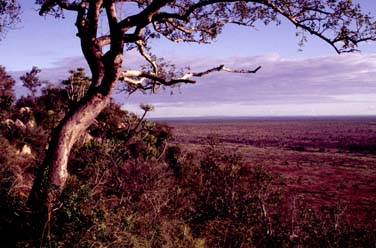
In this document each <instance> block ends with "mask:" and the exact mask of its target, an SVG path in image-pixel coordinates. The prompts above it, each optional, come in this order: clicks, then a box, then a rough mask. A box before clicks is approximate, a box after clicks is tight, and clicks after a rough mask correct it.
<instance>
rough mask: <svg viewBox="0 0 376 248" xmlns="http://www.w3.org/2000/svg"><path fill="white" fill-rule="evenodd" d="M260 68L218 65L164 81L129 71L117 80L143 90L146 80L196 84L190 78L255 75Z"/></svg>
mask: <svg viewBox="0 0 376 248" xmlns="http://www.w3.org/2000/svg"><path fill="white" fill-rule="evenodd" d="M260 68H261V66H258V67H257V68H256V69H253V70H236V69H230V68H227V67H225V66H224V65H220V66H217V67H213V68H211V69H208V70H205V71H202V72H188V73H186V74H184V75H183V76H182V77H179V78H173V79H166V78H163V77H161V76H157V75H156V74H154V73H152V72H143V71H135V70H129V71H124V72H122V74H121V75H120V78H119V79H120V80H121V81H124V82H126V83H129V84H133V85H140V87H141V88H144V89H145V88H146V86H148V85H142V84H143V83H144V82H145V80H146V79H149V80H152V81H155V82H158V84H160V85H164V86H172V85H175V84H178V83H190V84H194V83H196V81H195V80H192V79H191V78H192V77H203V76H205V75H208V74H210V73H212V72H219V71H224V72H231V73H245V74H251V73H256V72H257V71H258V70H259V69H260Z"/></svg>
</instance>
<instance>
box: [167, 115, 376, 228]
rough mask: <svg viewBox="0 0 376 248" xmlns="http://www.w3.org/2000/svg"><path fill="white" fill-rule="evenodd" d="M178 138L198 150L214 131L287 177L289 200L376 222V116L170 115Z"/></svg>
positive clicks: (357, 222) (344, 217) (226, 142)
mask: <svg viewBox="0 0 376 248" xmlns="http://www.w3.org/2000/svg"><path fill="white" fill-rule="evenodd" d="M166 122H167V124H168V125H170V126H172V127H173V128H174V135H175V137H176V138H175V141H174V142H176V143H179V144H181V145H182V147H184V149H185V150H187V151H199V150H201V149H202V147H203V146H204V145H205V144H206V140H207V139H206V138H207V136H208V135H209V136H210V135H215V136H218V137H219V139H220V140H221V141H222V142H223V145H224V146H225V147H227V148H231V149H236V150H238V151H239V152H240V153H241V154H242V155H243V157H244V161H245V163H247V164H249V165H250V166H254V165H262V166H264V167H265V168H267V169H268V170H270V171H272V172H275V173H278V174H280V175H281V177H282V179H283V180H282V181H283V183H282V185H281V187H282V188H283V189H284V191H285V193H284V197H285V199H286V201H287V202H290V204H295V203H296V202H300V203H301V202H304V203H305V204H308V205H309V206H312V207H313V208H315V207H316V208H319V207H321V206H323V205H335V204H336V205H338V206H339V208H340V209H342V210H344V214H343V215H342V216H341V219H342V220H344V221H346V222H349V223H351V224H354V225H375V224H376V209H375V208H374V206H376V117H375V118H372V117H358V118H263V119H257V118H256V119H222V120H219V119H212V120H204V119H196V120H168V121H166Z"/></svg>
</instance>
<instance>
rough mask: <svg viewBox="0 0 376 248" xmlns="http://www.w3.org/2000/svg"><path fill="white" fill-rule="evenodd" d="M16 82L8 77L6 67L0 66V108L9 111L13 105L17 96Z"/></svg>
mask: <svg viewBox="0 0 376 248" xmlns="http://www.w3.org/2000/svg"><path fill="white" fill-rule="evenodd" d="M15 83H16V81H14V79H13V78H12V77H11V76H10V75H8V73H7V72H6V71H5V67H3V66H0V107H1V109H6V110H9V108H10V106H11V105H12V103H13V101H14V99H15V94H14V88H13V87H14V85H15Z"/></svg>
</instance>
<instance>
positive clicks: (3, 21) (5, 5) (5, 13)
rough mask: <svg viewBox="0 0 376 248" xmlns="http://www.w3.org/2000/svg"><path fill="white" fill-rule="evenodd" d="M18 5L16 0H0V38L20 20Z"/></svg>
mask: <svg viewBox="0 0 376 248" xmlns="http://www.w3.org/2000/svg"><path fill="white" fill-rule="evenodd" d="M20 12H21V9H20V5H19V4H18V2H17V1H16V0H0V40H1V39H2V38H3V37H4V36H5V34H6V32H7V31H8V30H9V29H10V28H13V27H14V25H15V24H16V23H17V22H19V21H20V19H19V16H20Z"/></svg>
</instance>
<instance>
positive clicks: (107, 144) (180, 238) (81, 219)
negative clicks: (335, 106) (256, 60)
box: [0, 69, 376, 248]
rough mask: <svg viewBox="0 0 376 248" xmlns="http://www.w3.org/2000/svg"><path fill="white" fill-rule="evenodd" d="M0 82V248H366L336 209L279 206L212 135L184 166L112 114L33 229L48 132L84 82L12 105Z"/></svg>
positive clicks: (166, 136)
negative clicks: (32, 196)
mask: <svg viewBox="0 0 376 248" xmlns="http://www.w3.org/2000/svg"><path fill="white" fill-rule="evenodd" d="M3 71H4V75H7V74H6V73H5V70H3ZM3 78H4V79H2V81H1V82H0V83H1V84H4V85H8V84H10V85H11V86H12V87H8V86H7V89H8V90H7V91H4V92H5V93H3V95H9V96H10V98H9V99H10V100H9V104H8V105H9V107H7V108H1V128H0V149H1V151H0V198H1V201H0V244H1V246H2V247H15V246H16V247H166V248H167V247H374V245H375V240H376V239H375V230H374V229H372V228H370V227H357V228H355V227H353V226H351V225H347V224H346V223H344V222H343V221H340V220H339V216H340V215H339V214H338V213H339V212H340V208H338V206H335V205H334V206H324V207H323V208H322V209H321V211H318V210H312V209H310V207H309V206H305V205H304V203H303V202H299V203H298V204H294V205H292V204H291V203H289V202H286V201H285V199H284V198H283V195H284V192H283V181H282V180H281V178H279V177H278V176H277V175H273V174H271V173H269V172H268V171H267V170H266V168H263V167H260V166H254V165H249V164H247V163H246V162H245V161H243V159H242V156H241V154H239V153H238V152H237V151H233V150H230V151H229V150H226V149H225V148H224V146H222V144H221V142H220V140H219V139H218V137H217V136H216V135H211V136H210V137H208V138H207V145H206V146H205V147H204V148H203V150H202V151H200V152H197V153H195V154H192V153H189V152H187V151H185V150H184V149H183V148H182V147H179V146H178V145H176V144H174V143H173V142H172V141H173V137H172V135H171V129H170V128H169V127H168V126H166V125H163V124H158V123H154V122H151V121H147V120H144V119H143V118H140V117H137V116H136V115H134V114H132V113H129V112H127V111H124V110H122V109H121V108H120V106H119V105H118V104H116V103H111V104H110V105H109V106H108V107H107V108H106V109H105V110H104V111H103V112H102V113H101V114H100V115H99V116H98V117H97V118H96V121H95V123H94V124H93V125H92V126H91V127H90V128H89V130H88V131H87V132H86V134H85V135H83V136H82V137H81V140H80V141H79V142H77V143H76V145H75V146H74V149H73V151H72V153H71V157H70V160H69V172H70V174H71V176H70V178H69V180H68V183H67V184H66V186H65V188H64V191H63V193H62V194H61V196H60V199H59V200H60V204H59V205H58V206H54V209H53V210H52V216H51V217H50V218H49V219H48V222H47V223H40V225H39V226H35V223H36V222H35V221H34V220H35V218H38V216H34V215H33V214H31V212H30V210H29V209H28V208H27V206H26V200H27V195H28V193H29V191H30V188H31V184H32V181H33V178H34V176H35V174H36V170H37V169H38V166H39V165H40V164H41V163H42V160H43V156H44V152H45V149H46V145H47V144H48V139H49V135H50V130H51V128H53V127H54V126H56V125H57V123H58V122H59V120H60V119H61V118H62V117H63V116H64V114H65V113H66V111H68V110H69V108H70V106H71V105H72V104H74V103H75V101H77V100H79V98H80V95H81V94H82V92H84V91H85V90H86V89H87V86H86V82H87V80H88V78H87V76H86V75H85V73H84V71H83V70H82V69H78V70H75V71H72V72H71V77H70V78H69V79H67V80H66V81H64V82H63V83H62V84H61V85H60V86H51V85H50V86H46V87H44V88H43V89H42V90H41V95H39V96H36V95H35V93H36V92H38V91H37V90H35V91H34V92H33V91H31V93H32V95H31V96H26V97H21V98H20V99H17V100H15V99H14V93H13V85H14V83H12V82H13V81H12V79H11V78H10V77H9V76H6V77H3ZM4 87H5V86H4ZM8 105H7V106H8ZM142 109H143V110H144V111H145V113H146V112H147V111H149V110H151V107H150V106H148V105H143V106H142ZM143 116H145V115H143ZM292 216H293V218H292ZM41 219H43V218H41ZM292 219H293V220H294V221H293V222H292V221H291V220H292ZM31 223H32V224H31ZM30 225H34V226H33V227H32V228H30ZM30 230H34V232H30Z"/></svg>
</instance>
